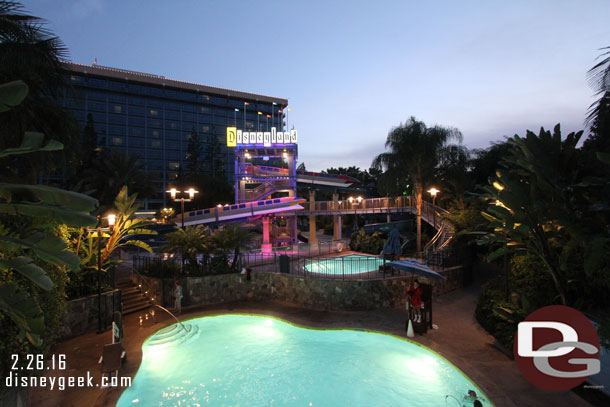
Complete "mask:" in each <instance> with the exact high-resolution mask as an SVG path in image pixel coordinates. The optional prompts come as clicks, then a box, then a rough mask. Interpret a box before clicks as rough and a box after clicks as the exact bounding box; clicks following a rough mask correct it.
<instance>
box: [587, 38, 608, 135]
mask: <svg viewBox="0 0 610 407" xmlns="http://www.w3.org/2000/svg"><path fill="white" fill-rule="evenodd" d="M601 51H605V52H602V54H601V55H600V56H599V58H603V59H602V60H601V61H599V62H598V63H597V64H595V66H593V68H591V69H589V71H588V72H587V76H588V79H589V85H590V86H591V87H592V88H593V90H594V91H595V95H596V96H599V97H600V98H599V99H598V100H596V101H595V102H593V103H592V104H591V106H589V113H588V115H587V119H586V124H587V125H589V126H591V125H593V124H594V122H595V120H596V118H598V116H599V114H600V109H602V108H604V106H607V104H608V98H609V97H610V47H605V48H602V49H601ZM603 102H605V103H603Z"/></svg>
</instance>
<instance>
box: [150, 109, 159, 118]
mask: <svg viewBox="0 0 610 407" xmlns="http://www.w3.org/2000/svg"><path fill="white" fill-rule="evenodd" d="M150 115H151V116H153V117H157V116H159V110H157V109H150Z"/></svg>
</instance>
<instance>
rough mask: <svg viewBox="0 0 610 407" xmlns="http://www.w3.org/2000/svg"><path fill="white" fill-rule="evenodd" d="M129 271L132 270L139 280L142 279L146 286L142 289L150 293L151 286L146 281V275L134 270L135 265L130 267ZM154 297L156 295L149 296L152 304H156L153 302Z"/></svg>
mask: <svg viewBox="0 0 610 407" xmlns="http://www.w3.org/2000/svg"><path fill="white" fill-rule="evenodd" d="M131 272H132V273H133V274H135V275H136V276H137V277H139V280H140V281H142V283H143V284H144V285H146V288H145V289H144V291H145V292H151V293H152V286H151V285H150V283H149V282H148V280H147V279H146V277H144V276H143V275H142V274H140V273H138V272H137V271H136V269H135V267H132V268H131ZM155 297H156V295H155V296H154V297H151V298H152V300H151V301H152V303H153V305H156V304H155Z"/></svg>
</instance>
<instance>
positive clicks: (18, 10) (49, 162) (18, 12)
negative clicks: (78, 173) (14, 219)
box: [0, 1, 78, 184]
mask: <svg viewBox="0 0 610 407" xmlns="http://www.w3.org/2000/svg"><path fill="white" fill-rule="evenodd" d="M22 9H23V8H22V6H21V5H20V4H18V3H15V2H12V1H2V2H0V61H2V63H0V83H4V82H10V81H15V80H22V81H24V82H25V83H26V84H27V85H28V87H29V93H28V95H27V97H26V99H25V100H24V101H23V103H22V104H21V105H19V106H17V107H16V108H15V109H12V110H11V111H9V112H6V113H3V114H2V116H0V148H7V147H10V146H15V145H18V144H19V142H20V141H21V139H20V137H21V135H23V133H24V132H26V131H37V132H41V133H44V134H45V137H46V139H47V140H49V139H55V140H58V141H60V142H62V143H63V144H64V145H65V146H66V147H68V148H71V147H73V146H74V145H75V144H76V143H73V141H74V140H76V137H78V126H77V124H76V121H75V120H74V119H73V118H72V116H71V115H70V114H69V113H67V112H66V111H64V110H63V109H62V108H61V107H59V106H58V105H57V103H55V102H54V100H56V99H57V97H58V96H59V95H60V94H61V93H62V92H65V91H66V90H67V88H68V86H67V84H66V83H65V79H64V78H65V77H64V74H63V72H62V63H61V60H62V59H65V58H66V57H67V49H66V48H65V46H64V44H63V43H62V42H61V41H60V40H59V38H57V37H55V36H53V35H52V34H51V33H50V32H49V31H47V30H46V29H45V28H44V27H43V24H44V20H42V19H40V18H38V17H34V16H30V15H27V14H25V13H23V12H22ZM71 152H72V151H67V152H65V153H62V152H57V153H52V154H50V155H49V154H47V155H46V157H45V155H44V154H40V153H35V154H31V155H29V156H28V157H24V158H25V160H24V159H23V158H20V159H16V158H12V159H8V161H7V167H9V168H10V170H11V173H12V175H13V176H14V177H18V178H20V179H21V182H24V181H25V182H28V183H30V184H34V183H36V181H37V180H36V178H37V173H38V170H39V169H40V168H43V167H44V168H47V169H49V168H57V167H58V166H57V164H56V163H59V162H61V160H58V159H57V155H58V154H60V155H66V153H67V155H71Z"/></svg>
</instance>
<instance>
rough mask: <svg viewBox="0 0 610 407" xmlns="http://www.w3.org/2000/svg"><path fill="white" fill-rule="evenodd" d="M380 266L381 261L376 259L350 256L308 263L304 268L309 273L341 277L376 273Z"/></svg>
mask: <svg viewBox="0 0 610 407" xmlns="http://www.w3.org/2000/svg"><path fill="white" fill-rule="evenodd" d="M382 264H383V260H382V259H380V258H378V257H373V256H359V255H357V254H350V255H348V256H342V257H335V258H332V259H324V260H312V261H311V262H309V261H308V262H307V263H306V264H305V266H304V268H305V270H306V271H309V272H311V273H318V274H326V275H333V276H341V275H351V274H361V273H368V272H369V271H378V270H379V266H381V265H382Z"/></svg>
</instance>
